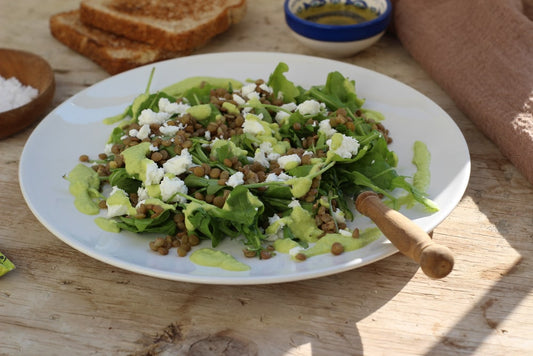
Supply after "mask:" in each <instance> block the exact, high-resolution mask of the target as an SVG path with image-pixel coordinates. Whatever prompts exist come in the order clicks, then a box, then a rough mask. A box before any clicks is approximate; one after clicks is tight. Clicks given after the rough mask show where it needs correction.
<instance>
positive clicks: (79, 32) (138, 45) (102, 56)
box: [50, 10, 190, 74]
mask: <svg viewBox="0 0 533 356" xmlns="http://www.w3.org/2000/svg"><path fill="white" fill-rule="evenodd" d="M79 14H80V12H79V10H73V11H68V12H62V13H59V14H56V15H53V16H52V17H51V18H50V30H51V32H52V35H53V36H54V37H55V38H56V39H57V40H59V41H60V42H62V43H63V44H65V45H66V46H68V47H70V48H71V49H73V50H75V51H76V52H79V53H81V54H83V55H84V56H86V57H88V58H90V59H91V60H93V61H94V62H96V63H97V64H99V65H100V66H101V67H102V68H104V69H105V70H106V71H107V72H108V73H110V74H116V73H120V72H123V71H125V70H128V69H132V68H135V67H138V66H141V65H144V64H148V63H152V62H156V61H159V60H163V59H169V58H173V57H178V56H182V55H187V54H189V53H190V51H182V52H171V51H166V50H161V49H159V48H154V47H152V46H150V45H149V44H146V43H142V42H138V41H132V40H130V39H128V38H125V37H121V36H117V35H114V34H112V33H109V32H105V31H102V30H99V29H97V28H93V27H90V26H86V25H85V24H83V23H82V22H81V21H80V16H79Z"/></svg>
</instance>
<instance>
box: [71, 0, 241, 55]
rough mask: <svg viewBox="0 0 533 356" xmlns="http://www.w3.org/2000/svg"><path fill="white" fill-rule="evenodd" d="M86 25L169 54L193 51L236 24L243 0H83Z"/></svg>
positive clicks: (83, 17)
mask: <svg viewBox="0 0 533 356" xmlns="http://www.w3.org/2000/svg"><path fill="white" fill-rule="evenodd" d="M80 10H81V14H80V16H81V20H82V22H84V23H85V24H88V25H91V26H94V27H97V28H100V29H102V30H104V31H109V32H112V33H115V34H117V35H122V36H125V37H128V38H130V39H132V40H136V41H141V42H146V43H150V44H151V45H153V46H155V47H157V48H162V49H165V50H169V51H183V50H193V49H196V48H198V47H201V46H203V45H204V44H205V43H206V42H207V41H209V40H210V39H211V38H212V37H214V36H216V35H217V34H220V33H222V32H224V31H226V30H227V29H228V28H229V27H230V26H231V25H232V24H235V23H237V22H239V21H240V20H241V19H242V18H243V17H244V15H245V13H246V0H82V1H81V5H80Z"/></svg>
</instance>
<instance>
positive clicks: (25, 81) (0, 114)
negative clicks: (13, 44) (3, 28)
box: [0, 48, 55, 139]
mask: <svg viewBox="0 0 533 356" xmlns="http://www.w3.org/2000/svg"><path fill="white" fill-rule="evenodd" d="M0 76H1V77H3V78H5V79H6V82H5V83H2V85H3V89H4V90H7V91H9V93H8V94H9V95H17V96H19V97H18V98H11V99H10V103H4V104H5V105H7V106H2V110H0V139H2V138H5V137H8V136H10V135H12V134H14V133H16V132H19V131H21V130H23V129H25V128H26V127H28V126H30V125H31V124H32V123H34V122H35V121H36V120H38V119H40V118H42V116H43V114H44V113H45V112H46V110H47V109H48V107H49V106H50V104H51V103H52V100H53V98H54V93H55V78H54V72H53V71H52V68H51V67H50V65H49V64H48V62H46V61H45V60H44V59H43V58H41V57H40V56H38V55H36V54H33V53H30V52H26V51H20V50H15V49H7V48H0ZM32 88H33V89H35V91H37V94H36V95H35V96H34V95H33V94H35V93H32V92H33V90H32ZM6 95H7V94H6ZM3 99H6V96H4V98H3ZM28 100H30V101H29V102H28Z"/></svg>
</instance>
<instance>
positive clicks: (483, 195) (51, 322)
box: [0, 0, 533, 355]
mask: <svg viewBox="0 0 533 356" xmlns="http://www.w3.org/2000/svg"><path fill="white" fill-rule="evenodd" d="M78 3H79V2H78V1H62V0H61V1H60V0H44V1H39V2H35V1H31V0H17V1H9V0H0V47H7V48H16V49H23V50H28V51H31V52H34V53H37V54H39V55H41V56H42V57H44V58H45V59H47V60H48V61H49V63H50V64H51V66H52V67H53V69H54V71H55V78H56V81H57V90H56V94H55V99H54V103H53V107H55V106H57V105H59V104H60V103H62V102H63V101H64V100H66V99H67V98H69V97H70V96H72V95H74V94H76V93H77V92H79V91H80V90H82V89H84V88H86V87H88V86H90V85H92V84H94V83H96V82H98V81H100V80H102V79H104V78H107V77H108V74H107V73H106V72H104V71H103V70H102V69H101V68H99V67H98V66H97V65H95V64H94V63H92V62H91V61H89V60H88V59H86V58H84V57H82V56H81V55H78V54H77V53H75V52H73V51H71V50H69V49H67V48H66V47H64V46H63V45H62V44H60V43H59V42H57V41H56V40H55V39H54V38H53V37H52V36H51V35H50V32H49V28H48V19H49V17H50V16H51V15H52V14H54V13H56V12H59V11H63V10H69V9H74V8H76V7H77V6H78ZM287 33H288V29H287V27H286V25H285V23H284V18H283V13H282V1H281V0H276V1H271V0H250V1H249V7H248V13H247V16H246V18H245V19H244V20H243V22H242V23H241V24H239V25H237V26H235V27H234V28H232V29H231V30H230V31H229V32H227V33H225V34H223V35H221V36H219V37H217V38H216V39H214V40H213V41H211V42H210V43H209V44H208V45H207V46H206V47H205V48H202V49H201V50H199V51H197V52H196V53H212V52H225V51H241V50H246V51H249V50H250V51H279V52H291V53H302V54H313V53H312V52H310V51H309V50H307V49H306V48H304V47H302V46H301V45H300V44H298V43H296V42H295V41H293V39H292V38H291V37H289V36H288V35H287ZM343 61H345V62H348V63H353V64H356V65H359V66H362V67H366V68H369V69H372V70H375V71H377V72H381V73H383V74H385V75H388V76H390V77H393V78H396V79H398V80H400V81H402V82H404V83H406V84H407V85H410V86H412V87H414V88H415V89H417V90H419V91H420V92H422V93H423V94H425V95H427V96H428V97H429V98H431V99H432V100H434V101H435V102H436V103H437V104H438V105H440V106H441V107H442V108H443V109H444V110H445V111H446V112H447V113H448V114H449V115H450V116H451V117H452V118H453V120H454V121H455V122H456V123H457V125H458V126H459V127H460V129H461V131H462V133H463V134H464V136H465V138H466V140H467V142H468V146H469V149H470V153H471V159H472V173H471V178H470V182H469V185H468V188H467V190H466V193H465V195H464V197H463V198H462V200H461V202H460V203H459V205H458V206H457V207H456V208H455V210H454V211H453V212H452V213H451V215H450V216H449V217H448V218H447V219H446V220H445V221H444V222H442V223H441V224H440V225H439V226H438V227H437V228H436V229H435V230H434V235H433V238H434V240H435V241H437V242H439V243H442V244H445V245H447V246H449V247H450V249H451V250H452V251H453V253H454V255H455V258H456V265H455V269H454V270H453V272H452V273H451V274H450V275H449V276H448V277H446V278H444V279H442V280H430V279H428V278H427V277H426V276H425V275H424V274H423V273H422V272H421V270H420V269H419V268H418V266H417V265H415V264H414V263H413V262H411V261H410V260H408V259H407V258H406V257H404V256H403V255H400V254H395V255H393V256H391V257H389V258H386V259H384V260H381V261H379V262H377V263H373V264H371V265H368V266H366V267H363V268H359V269H356V270H352V271H348V272H344V273H340V274H336V275H332V276H329V277H323V278H317V279H312V280H306V281H300V282H293V283H283V284H273V285H256V286H254V285H250V286H217V285H200V284H191V283H181V282H175V281H168V280H163V279H158V278H153V277H148V276H143V275H139V274H135V273H131V272H128V271H124V270H121V269H118V268H115V267H112V266H110V265H107V264H105V263H102V262H99V261H97V260H95V259H92V258H90V257H88V256H86V255H84V254H82V253H80V252H78V251H77V250H75V249H73V248H71V247H69V246H68V245H66V244H65V243H63V242H62V241H60V240H59V239H58V238H56V237H55V236H54V235H53V234H51V233H50V232H49V231H48V230H47V229H46V228H45V227H44V226H43V225H41V224H40V223H39V222H38V221H37V220H36V218H35V217H34V216H33V215H32V213H31V212H30V210H29V209H28V207H27V205H26V204H25V202H24V199H23V197H22V194H21V191H20V188H19V183H18V176H17V173H18V165H19V158H20V154H21V152H22V149H23V147H24V144H25V142H26V140H27V138H28V136H29V134H30V133H31V131H32V129H33V127H31V128H29V129H27V130H25V131H23V132H21V133H18V134H16V135H14V136H12V137H9V138H7V139H4V140H1V141H0V152H1V155H0V202H1V204H2V213H1V214H0V251H2V252H3V253H4V254H6V255H7V256H8V257H9V258H10V259H11V260H12V261H13V262H14V263H15V265H16V266H17V269H16V270H14V271H12V272H10V273H8V274H6V275H4V276H3V277H1V278H0V355H76V354H80V355H88V354H98V355H111V354H118V355H122V354H124V355H155V354H161V355H183V354H191V355H193V354H194V355H198V354H199V355H202V354H206V355H361V354H366V355H472V354H474V355H503V354H506V355H527V354H529V355H533V248H532V245H533V203H532V201H533V186H532V185H531V184H529V183H528V182H527V181H526V180H525V179H524V177H523V176H521V175H520V173H519V172H518V171H517V170H516V169H515V168H514V167H513V166H512V165H511V164H510V163H509V161H508V160H506V159H505V158H504V157H503V156H502V155H501V154H500V152H499V151H498V149H497V148H496V147H495V146H494V145H493V144H492V143H491V142H490V141H489V140H488V139H487V138H486V137H484V136H483V135H482V134H481V133H480V132H479V131H478V129H477V128H476V127H475V126H474V125H473V124H472V123H471V122H470V121H469V120H468V118H466V117H465V116H464V115H463V114H462V113H461V112H460V111H459V110H458V109H457V107H456V106H455V105H454V103H453V102H452V101H451V100H450V98H449V97H448V95H446V93H444V92H443V91H442V90H441V89H440V88H439V87H438V86H437V85H436V84H435V83H434V82H433V81H432V79H431V78H430V77H428V75H427V74H426V73H425V72H424V71H423V70H422V69H421V68H420V67H419V65H418V64H417V63H416V62H415V61H414V60H413V59H412V58H411V57H410V56H409V54H408V53H407V52H406V51H405V50H404V49H403V48H402V46H401V44H400V43H399V41H398V40H397V39H395V38H394V37H392V36H389V35H387V36H386V37H384V38H383V39H382V40H381V41H380V42H379V43H378V44H376V45H375V46H373V47H372V48H370V49H368V50H367V51H365V52H363V53H360V54H359V55H357V56H354V57H352V58H347V59H344V60H343ZM50 109H52V108H50Z"/></svg>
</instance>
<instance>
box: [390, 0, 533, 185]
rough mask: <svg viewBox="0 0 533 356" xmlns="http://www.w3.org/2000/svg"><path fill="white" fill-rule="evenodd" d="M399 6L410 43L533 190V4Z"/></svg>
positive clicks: (475, 0) (516, 0)
mask: <svg viewBox="0 0 533 356" xmlns="http://www.w3.org/2000/svg"><path fill="white" fill-rule="evenodd" d="M393 3H394V21H393V23H394V30H395V32H396V35H397V36H398V38H399V39H400V41H401V42H402V45H403V46H404V47H405V48H406V49H407V51H409V53H410V54H411V55H412V56H413V58H414V59H415V60H416V61H417V62H418V63H419V64H420V65H421V66H422V68H424V70H426V71H427V72H428V74H429V75H430V76H431V77H432V78H433V79H434V80H435V81H436V82H437V83H438V84H439V85H440V86H441V87H442V88H443V89H444V90H445V91H446V92H447V93H448V95H449V96H450V97H451V98H452V100H454V102H455V103H456V105H457V106H458V108H459V109H460V110H461V111H463V112H464V113H465V114H466V115H467V116H468V117H469V118H470V119H471V120H472V121H473V122H474V123H475V124H476V126H477V127H478V128H479V129H480V130H481V131H482V132H483V133H484V134H485V135H486V136H487V137H489V138H490V139H491V140H492V141H493V142H494V143H495V144H496V145H497V146H498V147H499V149H500V151H501V152H502V153H503V155H504V156H506V157H507V158H508V159H509V160H510V161H511V162H512V163H513V164H514V165H515V166H516V167H517V168H518V170H519V171H520V172H522V174H523V175H524V176H525V177H526V179H527V180H529V182H530V183H532V184H533V21H532V20H533V1H531V0H523V1H520V0H466V1H465V0H396V1H394V2H393Z"/></svg>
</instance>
